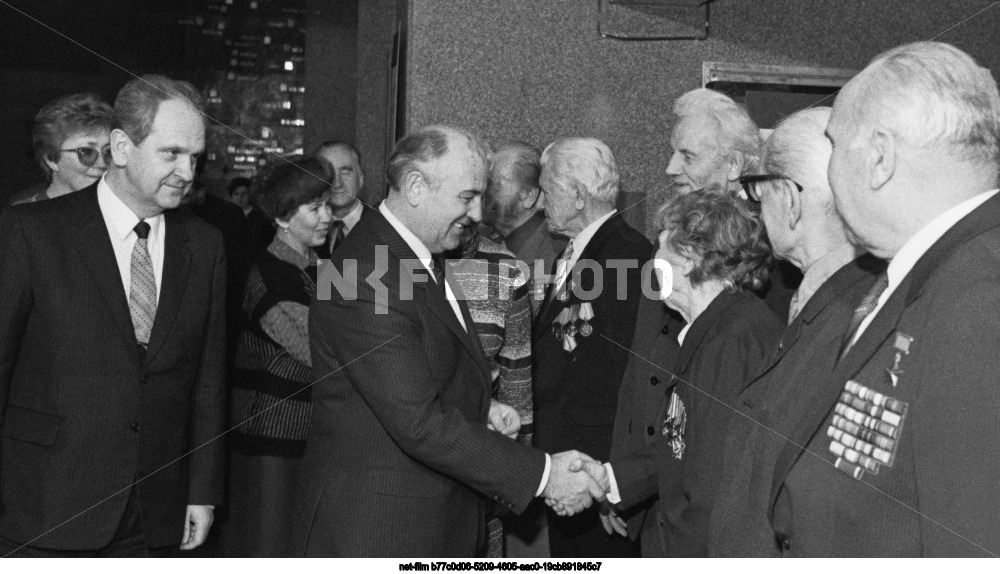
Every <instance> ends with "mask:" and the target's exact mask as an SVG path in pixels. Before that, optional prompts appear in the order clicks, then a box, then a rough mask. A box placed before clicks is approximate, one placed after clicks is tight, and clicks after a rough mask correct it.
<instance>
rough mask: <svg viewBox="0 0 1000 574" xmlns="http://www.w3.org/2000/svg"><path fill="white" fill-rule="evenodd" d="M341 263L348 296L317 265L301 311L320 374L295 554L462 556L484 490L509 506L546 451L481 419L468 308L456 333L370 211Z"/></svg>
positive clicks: (479, 373) (338, 256)
mask: <svg viewBox="0 0 1000 574" xmlns="http://www.w3.org/2000/svg"><path fill="white" fill-rule="evenodd" d="M350 260H355V261H356V262H357V277H358V281H353V280H351V281H350V284H351V285H352V286H355V285H356V294H349V293H348V290H347V289H344V290H343V292H341V290H340V289H338V288H335V287H334V286H333V285H332V281H331V277H332V275H331V269H332V268H331V267H328V266H327V264H326V263H323V264H321V268H320V271H319V276H320V277H319V282H318V283H317V300H316V301H314V302H313V304H312V306H311V308H310V312H309V332H310V344H311V347H312V361H313V375H314V376H315V377H316V379H317V380H318V381H319V382H318V383H317V384H316V385H315V386H314V387H313V388H312V393H313V395H312V396H313V419H312V427H311V429H310V434H309V438H308V440H307V443H306V452H305V455H304V458H303V461H302V470H301V482H300V493H301V494H300V504H299V505H298V506H297V507H296V520H297V524H296V530H297V537H298V538H299V540H301V543H302V548H301V551H300V552H299V553H300V554H304V555H307V556H397V557H398V556H416V557H433V556H466V557H469V556H472V555H473V554H474V553H475V552H476V550H477V549H478V548H479V546H480V545H481V544H482V543H483V542H484V540H485V539H484V526H485V523H484V510H485V500H484V499H486V498H488V499H492V500H493V501H495V502H498V503H500V504H502V505H503V506H505V507H507V508H509V509H510V510H512V511H514V512H521V511H522V510H523V509H524V508H525V507H526V506H527V505H528V503H529V502H530V501H531V500H532V498H533V497H534V495H535V492H536V491H537V490H538V487H539V486H540V483H541V479H542V474H543V471H544V468H545V456H544V454H543V453H541V452H539V451H537V450H534V449H532V448H530V447H527V446H524V445H521V444H518V443H516V442H515V441H513V440H510V439H508V438H506V437H504V436H503V435H501V434H499V433H496V432H493V431H489V430H487V428H486V422H487V414H488V411H489V406H490V397H491V394H492V393H491V387H490V385H491V377H490V372H489V369H488V367H487V365H486V360H485V358H484V355H483V351H482V349H481V347H480V345H479V342H478V339H477V336H476V333H475V326H474V324H473V322H472V319H471V318H470V317H469V314H468V310H467V308H466V305H465V303H464V302H462V303H461V307H462V311H463V316H464V318H465V324H466V325H467V326H468V328H469V332H468V333H467V332H466V331H465V330H464V329H463V328H462V326H461V324H460V323H459V322H458V319H457V318H456V317H455V314H454V312H453V311H452V308H451V306H450V305H449V304H448V301H447V300H446V299H445V298H444V294H443V291H442V290H441V289H440V288H438V287H437V285H435V284H434V283H433V279H431V278H430V277H429V274H427V273H426V271H425V270H424V269H423V267H422V266H421V265H420V262H419V261H418V260H417V258H416V255H414V253H413V251H412V250H411V249H410V248H409V246H407V244H406V242H405V241H404V240H403V238H402V237H401V236H400V235H399V234H398V233H397V232H396V230H395V229H393V227H392V226H391V225H390V224H389V222H388V221H387V220H386V219H385V217H384V216H383V215H382V214H381V213H379V212H378V211H377V210H372V209H370V210H367V211H366V212H365V214H364V215H363V216H362V219H361V222H360V223H359V224H358V225H357V227H355V229H354V231H352V232H351V234H350V235H348V236H347V238H346V239H345V241H344V243H343V245H342V246H341V247H339V248H338V249H337V250H336V251H335V252H334V254H333V260H332V265H333V268H336V269H338V270H340V271H341V272H344V273H348V272H347V271H346V269H347V268H346V267H345V261H350ZM402 261H407V262H409V264H410V265H409V269H410V271H406V270H405V269H403V270H401V262H402ZM414 270H415V271H414ZM370 276H371V279H370V281H371V282H374V283H375V284H376V285H377V288H376V287H373V286H372V283H370V282H369V281H366V280H365V278H369V277H370ZM378 277H381V279H380V282H376V280H375V278H378Z"/></svg>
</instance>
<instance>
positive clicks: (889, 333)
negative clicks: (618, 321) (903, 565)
mask: <svg viewBox="0 0 1000 574" xmlns="http://www.w3.org/2000/svg"><path fill="white" fill-rule="evenodd" d="M998 314H1000V196H995V197H993V198H991V199H990V200H989V201H987V202H986V203H984V204H983V205H981V206H980V207H979V208H977V209H976V210H974V211H973V212H972V213H971V214H969V215H968V216H966V217H965V218H964V219H962V220H961V221H960V222H959V223H958V224H956V225H955V226H954V227H952V228H951V229H950V230H949V231H948V232H947V233H945V235H944V236H942V237H941V239H939V240H938V241H937V242H936V243H935V244H934V245H933V246H932V247H931V248H930V250H928V251H927V252H926V253H925V254H924V255H923V257H921V258H920V260H919V261H918V262H917V264H916V265H915V266H914V267H913V269H912V270H911V271H910V273H909V274H908V275H907V276H906V277H905V278H904V279H903V281H902V283H901V284H900V285H899V287H898V288H897V289H896V290H895V291H894V292H893V293H892V295H891V296H890V297H889V299H888V300H887V301H886V303H885V305H884V307H883V308H882V309H881V310H880V311H879V313H878V314H877V315H876V316H875V318H874V319H873V320H872V322H871V324H870V325H869V326H868V328H867V329H866V330H865V331H864V332H863V333H862V335H861V337H860V338H859V339H858V341H857V343H856V344H855V345H854V346H853V347H852V348H851V350H850V351H849V352H848V354H847V355H846V356H845V357H844V358H843V359H841V360H840V362H839V363H838V364H837V365H836V367H835V368H834V370H833V372H832V374H830V375H829V376H825V377H824V376H820V377H817V378H816V379H814V380H813V381H812V382H811V383H810V384H808V385H805V386H804V388H806V389H808V390H810V391H811V392H810V396H809V397H807V398H806V397H804V399H803V404H806V405H807V407H806V408H804V409H803V410H802V412H801V415H800V416H799V417H798V418H797V419H796V420H795V421H794V422H793V424H792V426H791V427H790V433H789V435H788V438H789V442H788V443H787V444H786V446H785V447H784V448H783V450H782V452H781V454H780V455H779V457H778V460H777V463H776V466H775V470H774V475H773V481H772V491H771V505H770V519H771V523H772V526H773V528H774V530H775V532H776V541H777V545H778V547H779V548H780V549H781V550H782V552H783V553H784V554H788V555H793V556H986V555H990V554H992V555H997V554H1000V488H997V477H998V476H1000V442H998V440H997V437H1000V417H998V416H997V413H998V412H1000V392H998V390H997V389H998V387H997V373H1000V352H998V348H1000V347H998V345H1000V324H998V323H997V320H996V317H997V315H998ZM897 353H898V354H899V361H898V363H897V361H896V356H897ZM890 369H894V370H895V374H896V375H897V377H898V380H897V381H895V384H894V382H893V380H892V377H891V375H890V372H889V370H890ZM848 381H856V382H857V383H859V384H861V385H864V386H865V387H868V388H869V389H871V390H873V391H875V392H878V393H882V394H883V395H885V396H888V397H891V398H893V399H896V400H897V401H900V402H901V403H903V404H905V405H906V410H905V415H904V416H903V417H902V421H901V424H900V425H899V426H898V427H897V434H896V436H895V440H894V443H893V445H888V444H886V445H885V446H886V447H887V448H888V450H889V452H891V454H892V455H893V456H892V457H891V458H890V459H889V463H890V464H879V465H878V466H877V467H876V468H877V471H878V472H877V473H876V472H872V471H866V472H864V473H863V474H858V475H854V474H848V473H847V472H844V471H843V470H838V469H837V468H834V464H835V461H836V460H837V457H836V456H835V455H834V454H832V453H831V452H830V450H829V449H830V446H831V442H832V441H833V440H834V439H832V438H830V437H829V436H828V432H831V431H828V429H829V428H830V426H831V423H832V418H833V414H834V413H833V412H832V411H833V410H834V406H835V405H836V404H837V403H838V401H840V400H842V398H841V397H842V393H843V392H844V391H845V387H846V383H847V382H848ZM848 394H850V393H849V392H848ZM897 408H898V407H897ZM875 413H876V416H879V418H882V417H881V414H880V412H879V411H875ZM882 428H883V429H884V428H885V427H882ZM831 434H836V433H831ZM797 445H798V446H797ZM803 446H805V448H806V449H808V451H809V454H805V453H804V451H803V448H802V447H803ZM841 466H842V467H844V468H847V469H848V470H852V469H850V467H848V466H846V465H843V464H842V463H841ZM856 476H857V478H856Z"/></svg>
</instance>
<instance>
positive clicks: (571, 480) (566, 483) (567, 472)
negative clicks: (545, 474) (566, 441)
mask: <svg viewBox="0 0 1000 574" xmlns="http://www.w3.org/2000/svg"><path fill="white" fill-rule="evenodd" d="M574 461H585V462H588V461H589V462H592V463H594V464H597V465H598V466H600V463H597V461H595V460H594V459H592V458H590V457H589V456H587V455H585V454H583V453H582V452H577V451H575V450H570V451H566V452H561V453H559V454H554V455H552V468H551V469H550V470H549V481H548V482H547V483H546V484H545V489H544V490H543V491H542V496H544V497H545V503H546V504H548V505H549V506H551V507H552V508H553V509H554V510H556V512H557V513H558V514H559V515H560V516H572V515H574V514H576V513H578V512H581V511H583V510H584V509H586V508H589V507H590V505H591V504H592V503H593V500H594V499H597V500H604V493H605V491H606V488H602V487H601V485H600V484H599V483H597V482H595V481H594V479H593V478H592V477H591V476H590V474H588V473H586V472H580V471H577V472H574V471H572V470H571V469H570V465H571V464H572V463H573V462H574ZM580 466H581V468H582V464H581V465H580Z"/></svg>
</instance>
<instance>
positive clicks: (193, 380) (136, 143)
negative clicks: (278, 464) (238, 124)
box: [0, 75, 226, 557]
mask: <svg viewBox="0 0 1000 574" xmlns="http://www.w3.org/2000/svg"><path fill="white" fill-rule="evenodd" d="M204 148H205V125H204V120H203V118H202V114H201V98H200V96H199V95H198V92H197V90H196V89H195V88H194V87H193V86H192V85H190V84H188V83H186V82H178V81H175V80H171V79H169V78H165V77H163V76H154V75H148V76H143V77H141V78H136V79H135V80H132V81H130V82H129V83H128V84H126V85H125V87H123V88H122V90H121V91H120V92H119V93H118V97H117V99H116V100H115V106H114V129H113V130H112V132H111V163H110V165H109V166H108V172H107V174H106V175H105V176H104V177H103V178H102V179H101V180H99V181H98V182H97V183H95V184H94V185H91V186H90V187H88V188H86V189H84V190H81V191H79V192H77V193H72V194H69V195H66V196H63V197H59V198H56V199H52V200H50V201H44V202H39V203H33V204H28V205H23V206H16V207H13V208H11V209H10V210H8V211H7V212H6V213H4V215H3V218H2V219H0V253H3V256H2V258H0V423H2V426H3V433H2V436H0V555H3V556H25V557H27V556H41V557H56V556H76V557H80V556H98V557H110V556H163V555H169V554H171V553H172V549H174V548H176V547H177V545H178V544H181V549H192V548H195V547H197V546H198V545H200V544H201V543H202V542H204V540H205V537H206V536H207V535H208V530H209V528H210V527H211V525H212V520H213V508H214V507H213V505H215V504H218V503H220V502H221V500H222V467H223V458H224V452H223V448H224V447H223V445H224V443H223V442H222V441H220V440H215V439H217V438H218V437H219V435H220V434H221V433H222V431H223V423H224V410H223V409H224V382H225V381H224V376H225V372H224V355H223V353H224V341H223V329H224V322H223V320H224V309H225V285H226V272H225V256H224V252H223V244H222V237H221V235H220V234H219V232H218V231H217V230H215V229H214V228H212V227H211V226H210V225H208V224H207V223H205V222H204V221H201V220H200V219H198V218H197V217H195V216H193V215H191V214H189V213H187V212H184V211H179V210H175V209H174V208H176V207H178V206H179V205H180V202H181V197H182V196H183V195H184V193H185V190H186V189H187V187H188V186H190V185H191V182H192V180H193V179H194V170H195V162H196V161H197V158H198V156H199V155H200V154H201V153H202V152H203V150H204Z"/></svg>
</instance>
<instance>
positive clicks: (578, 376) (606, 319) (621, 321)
mask: <svg viewBox="0 0 1000 574" xmlns="http://www.w3.org/2000/svg"><path fill="white" fill-rule="evenodd" d="M651 249H652V246H651V244H650V243H649V241H647V240H646V238H645V237H643V236H642V235H641V234H640V233H639V232H638V231H636V230H635V229H632V228H631V227H629V225H628V224H627V223H626V222H625V218H624V217H622V216H621V214H616V215H614V216H613V217H611V218H610V219H608V220H607V221H606V222H604V224H603V225H601V227H600V229H598V230H597V233H595V234H594V235H593V237H591V239H590V241H589V242H588V243H587V246H586V247H585V248H584V250H583V253H581V254H580V258H579V260H578V262H577V265H576V266H575V267H574V269H573V271H572V273H571V275H570V279H569V280H568V281H572V280H574V279H573V278H574V277H579V281H580V284H579V289H578V290H577V291H579V292H580V293H595V294H596V298H595V299H593V300H592V301H590V304H591V306H592V307H593V310H594V318H593V319H592V320H591V321H590V325H591V326H592V328H593V332H592V334H591V335H589V336H586V337H585V336H583V335H582V334H581V333H577V335H576V342H577V345H578V346H577V348H576V350H575V351H573V352H572V353H567V352H566V351H564V350H563V342H562V340H560V339H557V338H556V337H555V336H554V334H553V323H554V322H555V320H556V318H557V317H558V316H559V314H560V313H561V312H562V310H563V309H565V308H567V307H579V305H580V304H581V303H582V301H581V300H580V299H579V298H577V296H576V293H574V292H572V291H571V292H570V294H569V298H568V300H567V301H560V300H559V299H558V298H555V297H553V298H549V297H547V298H546V300H545V302H544V303H543V304H542V306H541V308H540V309H539V312H538V317H536V319H535V324H534V326H533V329H532V338H533V344H532V357H531V358H532V365H533V368H532V381H533V385H534V398H535V421H534V422H535V436H534V440H535V444H536V445H537V446H538V447H539V448H542V449H545V450H546V451H548V452H561V451H564V450H570V449H577V450H580V451H582V452H585V453H587V454H589V455H590V456H592V457H594V458H597V459H600V460H607V458H608V455H609V454H610V452H611V431H612V428H613V425H614V422H615V411H616V410H617V405H618V389H619V387H620V386H621V380H622V375H623V374H624V372H625V366H626V365H627V364H628V361H629V357H630V354H629V349H630V348H631V346H632V336H633V335H634V333H635V318H636V313H637V312H638V308H639V299H640V298H641V297H643V294H642V281H641V275H640V269H641V268H642V266H643V265H644V264H645V263H646V261H647V260H648V259H649V257H650V254H651ZM612 259H618V260H630V261H633V262H635V263H636V265H635V266H634V267H632V268H630V269H627V270H622V269H613V268H611V267H608V265H607V262H608V260H612ZM587 260H590V261H593V262H595V263H596V264H597V265H599V266H600V268H601V271H602V273H601V274H600V276H599V275H598V274H597V273H596V272H595V271H594V269H593V266H592V267H591V268H587V267H586V266H585V265H584V264H583V262H584V261H587ZM620 273H624V274H625V277H624V279H625V280H626V283H625V285H626V287H627V291H626V292H625V293H623V296H624V297H623V299H622V300H619V298H618V292H617V290H618V283H619V281H618V275H619V274H620ZM598 280H600V283H599V284H598V283H597V281H598ZM580 324H581V323H580V322H579V321H578V322H577V325H578V326H579V325H580Z"/></svg>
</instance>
